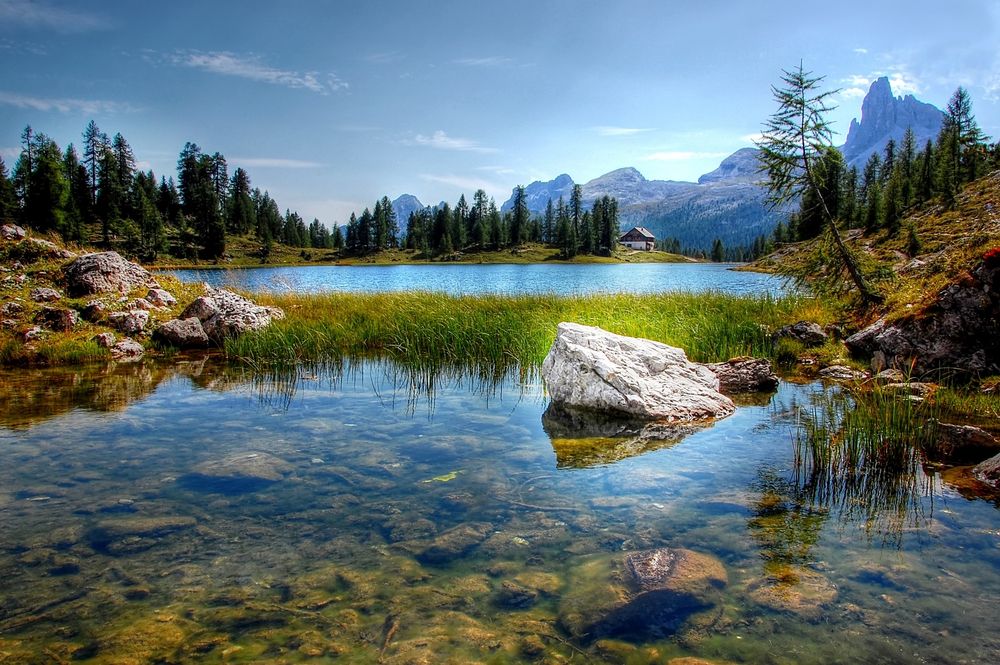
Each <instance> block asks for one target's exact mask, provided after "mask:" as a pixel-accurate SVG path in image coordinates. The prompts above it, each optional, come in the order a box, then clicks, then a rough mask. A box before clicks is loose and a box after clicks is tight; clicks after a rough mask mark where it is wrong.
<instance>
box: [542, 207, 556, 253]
mask: <svg viewBox="0 0 1000 665" xmlns="http://www.w3.org/2000/svg"><path fill="white" fill-rule="evenodd" d="M555 226H556V210H555V206H553V205H552V197H551V196H550V197H549V200H548V203H546V204H545V217H544V218H543V221H542V242H544V243H545V244H552V241H553V239H554V238H553V236H554V234H555Z"/></svg>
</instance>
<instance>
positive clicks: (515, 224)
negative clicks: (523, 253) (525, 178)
mask: <svg viewBox="0 0 1000 665" xmlns="http://www.w3.org/2000/svg"><path fill="white" fill-rule="evenodd" d="M528 217H529V213H528V199H527V197H526V196H525V193H524V187H523V186H522V185H518V186H517V187H515V188H514V207H513V208H512V209H511V215H510V243H511V245H513V246H515V247H516V246H517V245H520V244H522V243H523V242H524V241H525V239H526V235H527V230H528V228H527V227H528V221H529V219H528Z"/></svg>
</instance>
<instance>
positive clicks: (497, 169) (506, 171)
mask: <svg viewBox="0 0 1000 665" xmlns="http://www.w3.org/2000/svg"><path fill="white" fill-rule="evenodd" d="M476 170H477V171H485V172H486V173H493V174H495V175H514V174H515V173H517V171H515V170H514V169H512V168H510V167H508V166H477V167H476Z"/></svg>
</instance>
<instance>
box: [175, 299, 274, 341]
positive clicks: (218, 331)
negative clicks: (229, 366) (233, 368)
mask: <svg viewBox="0 0 1000 665" xmlns="http://www.w3.org/2000/svg"><path fill="white" fill-rule="evenodd" d="M191 317H195V318H197V319H198V320H199V321H201V326H202V328H203V329H204V331H205V334H206V335H207V336H208V338H209V339H211V340H212V341H213V342H215V343H216V344H219V345H221V344H222V343H223V342H224V341H225V339H226V338H227V337H237V336H239V335H242V334H243V333H245V332H248V331H251V330H259V329H261V328H264V327H265V326H267V325H269V324H270V323H271V321H274V320H277V319H283V318H284V317H285V313H284V312H283V311H281V310H280V309H278V308H277V307H263V306H261V305H258V304H256V303H254V302H252V301H250V300H247V299H246V298H244V297H243V296H240V295H237V294H235V293H233V292H232V291H227V290H225V289H213V288H212V287H206V292H205V295H203V296H200V297H199V298H196V299H195V300H194V302H192V303H191V304H190V305H188V306H187V307H186V308H185V309H184V311H183V312H182V313H181V315H180V318H181V319H189V318H191Z"/></svg>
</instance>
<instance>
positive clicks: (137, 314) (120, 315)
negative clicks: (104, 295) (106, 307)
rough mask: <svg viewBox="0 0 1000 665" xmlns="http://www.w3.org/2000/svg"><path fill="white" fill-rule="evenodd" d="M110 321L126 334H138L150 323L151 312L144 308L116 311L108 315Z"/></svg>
mask: <svg viewBox="0 0 1000 665" xmlns="http://www.w3.org/2000/svg"><path fill="white" fill-rule="evenodd" d="M108 321H110V323H111V325H112V326H113V327H114V328H115V329H117V330H118V331H120V332H123V333H125V334H126V335H137V334H139V333H141V332H142V331H143V330H145V329H146V325H147V324H148V323H149V312H147V311H146V310H143V309H133V310H129V311H127V312H114V313H112V314H109V315H108Z"/></svg>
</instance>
